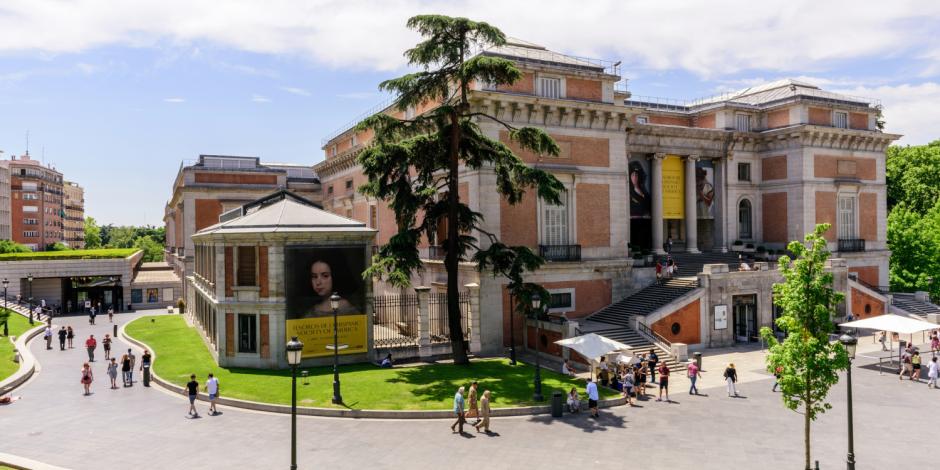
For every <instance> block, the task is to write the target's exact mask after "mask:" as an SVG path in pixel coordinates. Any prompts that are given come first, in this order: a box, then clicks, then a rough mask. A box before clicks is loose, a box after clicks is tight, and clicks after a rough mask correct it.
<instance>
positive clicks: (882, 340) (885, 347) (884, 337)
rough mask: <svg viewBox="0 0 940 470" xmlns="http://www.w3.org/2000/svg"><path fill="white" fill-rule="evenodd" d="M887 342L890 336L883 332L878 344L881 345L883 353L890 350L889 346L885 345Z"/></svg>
mask: <svg viewBox="0 0 940 470" xmlns="http://www.w3.org/2000/svg"><path fill="white" fill-rule="evenodd" d="M887 340H888V334H887V332H884V331H882V332H881V335H879V336H878V342H879V343H881V350H882V351H887V350H888V346H887V345H885V342H886V341H887Z"/></svg>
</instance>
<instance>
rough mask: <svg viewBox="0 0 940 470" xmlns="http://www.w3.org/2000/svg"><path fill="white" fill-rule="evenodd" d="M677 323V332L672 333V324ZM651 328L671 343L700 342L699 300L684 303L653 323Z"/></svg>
mask: <svg viewBox="0 0 940 470" xmlns="http://www.w3.org/2000/svg"><path fill="white" fill-rule="evenodd" d="M673 323H678V324H679V334H673V332H672V324H673ZM650 329H651V330H653V331H654V332H656V333H657V334H659V335H660V336H662V337H663V338H666V339H668V340H669V341H670V342H672V343H685V344H698V343H701V342H702V335H701V331H702V315H701V305H699V300H698V299H696V300H695V301H693V302H690V303H689V304H687V305H685V306H684V307H682V308H680V309H679V310H676V311H675V312H673V313H670V314H669V315H666V316H665V317H663V318H660V319H659V320H658V321H656V322H655V323H653V325H652V326H651V327H650Z"/></svg>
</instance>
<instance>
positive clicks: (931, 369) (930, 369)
mask: <svg viewBox="0 0 940 470" xmlns="http://www.w3.org/2000/svg"><path fill="white" fill-rule="evenodd" d="M938 373H940V370H938V366H937V357H936V356H934V357H933V358H932V359H930V363H929V364H927V387H929V388H937V374H938Z"/></svg>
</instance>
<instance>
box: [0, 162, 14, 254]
mask: <svg viewBox="0 0 940 470" xmlns="http://www.w3.org/2000/svg"><path fill="white" fill-rule="evenodd" d="M10 223H11V221H10V168H9V167H7V166H4V165H0V240H10V239H11V238H12V237H13V234H12V230H13V228H12V226H11V225H10Z"/></svg>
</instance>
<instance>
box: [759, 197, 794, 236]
mask: <svg viewBox="0 0 940 470" xmlns="http://www.w3.org/2000/svg"><path fill="white" fill-rule="evenodd" d="M761 206H762V210H761V215H762V217H761V220H762V222H763V228H764V241H765V242H778V243H786V242H787V241H788V240H787V220H788V219H787V193H765V194H764V195H763V196H762V198H761Z"/></svg>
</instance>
